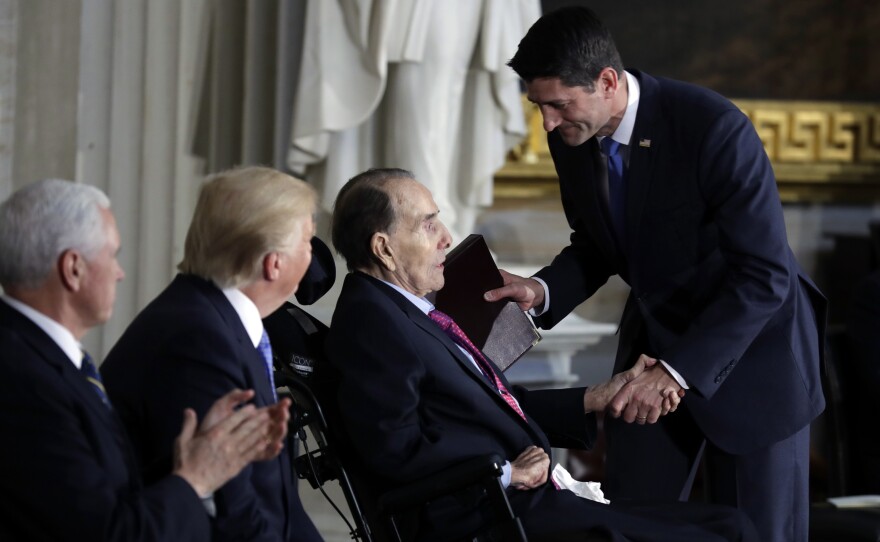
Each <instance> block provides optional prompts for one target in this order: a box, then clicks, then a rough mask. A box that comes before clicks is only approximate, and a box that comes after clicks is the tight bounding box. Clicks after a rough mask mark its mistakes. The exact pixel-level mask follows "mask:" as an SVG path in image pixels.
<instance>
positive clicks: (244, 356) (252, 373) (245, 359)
mask: <svg viewBox="0 0 880 542" xmlns="http://www.w3.org/2000/svg"><path fill="white" fill-rule="evenodd" d="M187 278H190V279H192V280H194V281H198V282H197V284H198V285H199V287H200V288H201V289H202V291H203V292H204V294H205V296H206V297H207V298H208V301H210V302H211V304H212V305H213V306H214V308H215V309H216V310H217V312H218V313H219V314H220V317H221V318H222V319H223V322H224V323H225V324H226V326H227V331H228V333H229V337H230V338H232V339H234V340H235V342H236V344H237V345H238V356H237V357H238V359H240V360H241V364H242V370H243V371H244V373H245V377H246V380H247V381H249V382H252V383H253V388H254V392H255V393H256V398H257V404H258V405H271V404H273V403H275V397H274V395H273V393H272V388H271V385H270V383H269V377H268V375H267V374H266V363H265V361H263V357H262V356H261V355H260V353H259V352H258V351H257V349H256V348H255V347H254V345H253V343H252V342H251V338H250V337H249V336H248V334H247V330H246V329H245V328H244V324H243V323H242V322H241V318H239V316H238V313H237V312H235V309H234V308H233V307H232V304H231V303H230V302H229V300H228V299H226V296H225V295H223V292H222V291H221V290H220V289H219V288H217V287H216V286H215V285H213V284H212V283H210V282H208V281H205V280H202V279H199V278H196V277H187Z"/></svg>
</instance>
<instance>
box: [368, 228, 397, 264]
mask: <svg viewBox="0 0 880 542" xmlns="http://www.w3.org/2000/svg"><path fill="white" fill-rule="evenodd" d="M390 241H391V240H390V239H389V238H388V234H386V233H384V232H376V233H374V234H373V237H372V238H370V250H371V251H372V252H373V256H375V257H376V261H378V262H379V263H380V264H381V265H382V267H384V268H385V269H387V270H388V271H396V270H397V264H395V263H394V249H392V248H391V243H390Z"/></svg>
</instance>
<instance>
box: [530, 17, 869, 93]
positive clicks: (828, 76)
mask: <svg viewBox="0 0 880 542" xmlns="http://www.w3.org/2000/svg"><path fill="white" fill-rule="evenodd" d="M565 5H585V6H588V7H590V8H591V9H593V10H594V11H595V12H596V13H597V14H598V15H599V17H601V18H602V20H603V21H604V22H605V24H606V25H608V27H609V28H610V29H611V32H612V34H613V35H614V39H615V41H616V42H617V47H618V49H619V50H620V54H621V56H622V57H623V63H624V65H625V66H627V67H632V68H638V69H642V70H644V71H646V72H648V73H650V74H651V75H655V76H665V77H672V78H674V79H681V80H683V81H690V82H692V83H697V84H699V85H703V86H706V87H709V88H712V89H714V90H716V91H718V92H720V93H721V94H724V95H725V96H727V97H730V98H764V99H773V100H828V101H841V100H843V101H867V102H876V101H878V100H880V61H878V51H880V2H878V1H877V0H794V1H792V0H739V1H735V2H731V1H722V0H615V1H612V2H597V1H589V0H543V1H542V6H543V9H544V11H545V12H547V11H549V10H552V9H555V8H558V7H561V6H565Z"/></svg>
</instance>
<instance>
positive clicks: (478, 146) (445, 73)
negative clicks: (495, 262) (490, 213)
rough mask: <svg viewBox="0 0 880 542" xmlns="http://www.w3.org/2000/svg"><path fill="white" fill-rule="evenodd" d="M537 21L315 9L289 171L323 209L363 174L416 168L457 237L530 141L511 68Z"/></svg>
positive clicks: (518, 4)
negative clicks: (511, 156) (315, 193)
mask: <svg viewBox="0 0 880 542" xmlns="http://www.w3.org/2000/svg"><path fill="white" fill-rule="evenodd" d="M539 16H540V2H539V0H310V1H309V2H308V4H307V6H306V24H305V28H306V31H305V36H304V43H303V58H302V65H301V71H300V76H299V86H298V91H297V96H296V98H295V103H294V108H293V127H292V144H291V149H290V152H289V153H288V165H289V166H290V167H291V168H292V169H293V170H294V171H296V172H300V173H302V172H305V175H306V177H307V178H308V180H309V181H310V182H312V183H313V184H315V185H316V186H318V187H319V190H320V192H321V197H322V201H321V203H322V206H323V207H324V208H325V209H328V210H329V209H331V208H332V204H333V201H334V199H335V197H336V194H337V192H338V190H339V188H341V187H342V185H343V184H344V183H345V181H347V180H348V179H349V178H350V177H352V176H353V175H355V174H357V173H359V172H361V171H363V170H364V169H367V168H369V167H379V166H383V167H402V168H404V169H408V170H411V171H412V172H414V173H415V175H416V178H418V179H419V180H420V181H422V182H423V183H425V184H426V185H428V187H429V188H430V189H431V191H432V192H433V193H434V197H435V199H436V201H437V204H438V205H439V206H440V210H441V213H442V216H443V221H444V222H445V223H446V224H448V225H450V226H451V229H452V230H453V234H454V235H455V237H456V240H461V239H462V237H463V236H464V235H466V234H468V233H470V232H471V231H472V229H473V224H474V220H475V218H476V211H477V210H478V208H479V207H480V206H486V205H490V204H491V202H492V177H493V174H494V172H495V171H496V170H497V169H498V168H500V167H501V166H502V164H503V163H504V158H505V155H506V153H507V151H508V150H509V149H510V148H511V147H512V146H513V145H515V144H516V143H517V142H519V141H520V140H521V139H522V137H523V135H524V134H525V123H524V119H523V111H522V104H521V98H520V96H521V92H520V86H519V81H518V79H517V77H516V75H515V74H514V73H513V71H512V70H511V69H510V68H508V67H507V66H506V65H505V63H506V62H507V60H508V59H509V58H510V57H511V56H513V53H514V52H515V51H516V46H517V44H518V43H519V40H520V38H521V37H522V36H523V35H524V34H525V32H526V30H528V28H529V26H531V24H532V23H533V22H534V21H535V20H536V19H537V18H538V17H539Z"/></svg>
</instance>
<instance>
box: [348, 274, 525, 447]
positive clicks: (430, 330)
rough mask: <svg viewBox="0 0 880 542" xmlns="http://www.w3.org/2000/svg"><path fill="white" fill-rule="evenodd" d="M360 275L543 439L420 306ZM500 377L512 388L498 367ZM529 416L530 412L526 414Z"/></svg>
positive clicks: (510, 412)
mask: <svg viewBox="0 0 880 542" xmlns="http://www.w3.org/2000/svg"><path fill="white" fill-rule="evenodd" d="M358 275H361V276H363V277H365V278H367V279H368V280H369V281H370V282H371V283H372V284H375V285H376V286H377V287H378V288H380V289H382V291H384V292H385V293H386V294H387V295H388V297H389V298H391V299H392V300H393V301H394V302H395V303H396V304H397V305H398V306H399V307H400V309H401V310H402V311H403V312H404V313H405V314H406V315H407V317H409V319H410V320H411V321H412V322H413V323H414V324H415V325H416V326H418V327H419V328H421V329H422V330H424V331H425V333H427V334H428V335H430V336H431V337H433V338H434V339H436V340H437V341H439V342H440V344H441V345H442V346H443V347H444V348H446V350H447V351H448V352H449V353H450V354H452V357H453V358H454V359H455V361H456V363H458V365H459V366H460V367H461V368H462V369H463V370H464V371H465V372H466V373H467V374H468V375H470V376H471V377H472V378H473V379H474V380H476V381H477V382H478V383H479V384H480V386H482V387H483V389H484V390H486V393H488V394H489V395H491V396H492V398H493V400H494V401H495V402H496V403H497V404H498V406H499V407H500V408H501V409H502V410H503V411H504V412H507V413H508V414H509V415H510V416H511V417H512V418H513V419H515V420H517V422H519V423H522V425H523V427H525V428H526V429H527V430H528V431H529V433H530V434H531V435H532V438H535V439H538V441H541V436H540V434H539V432H538V431H537V429H536V427H537V425H536V424H535V423H534V421H530V422H528V423H526V422H525V421H524V420H523V419H522V418H521V417H520V416H519V414H517V413H516V411H514V410H513V409H512V408H511V407H510V405H508V404H507V402H506V401H505V400H504V398H503V397H501V395H500V394H499V393H498V390H497V389H496V388H495V386H493V385H492V384H490V383H489V381H488V380H487V379H486V376H485V375H484V374H483V372H482V371H481V370H480V369H478V368H477V367H476V366H475V365H474V364H473V363H472V362H471V361H470V360H469V359H468V358H467V356H465V355H464V353H463V352H462V351H461V349H460V348H459V347H458V345H456V344H455V342H453V341H452V339H450V338H449V336H448V335H446V333H445V332H444V331H443V330H442V329H440V327H439V326H438V325H437V324H435V323H434V321H433V320H431V318H429V317H428V316H427V315H426V314H425V313H423V312H422V311H421V310H420V309H419V308H418V307H416V306H415V305H413V304H412V303H411V302H410V301H409V300H408V299H406V298H404V297H403V296H402V295H400V293H398V292H397V291H395V290H394V289H393V288H390V287H389V286H387V285H386V284H384V283H382V282H381V281H379V280H377V279H375V278H373V277H370V276H369V275H365V274H362V273H359V272H358ZM495 370H496V371H498V377H499V378H500V379H501V380H502V381H503V382H504V385H505V386H506V387H507V389H508V390H510V383H508V382H507V379H506V378H504V374H503V373H501V372H500V371H499V370H498V369H497V368H496V369H495ZM526 416H528V414H526Z"/></svg>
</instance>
